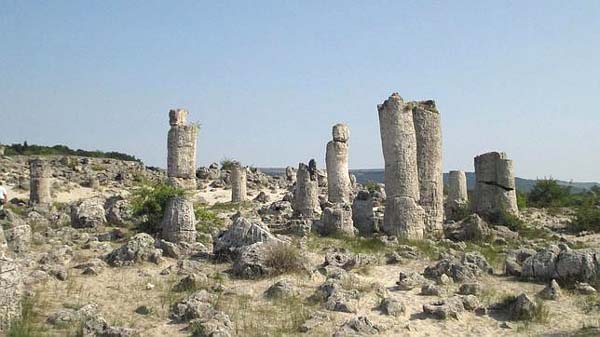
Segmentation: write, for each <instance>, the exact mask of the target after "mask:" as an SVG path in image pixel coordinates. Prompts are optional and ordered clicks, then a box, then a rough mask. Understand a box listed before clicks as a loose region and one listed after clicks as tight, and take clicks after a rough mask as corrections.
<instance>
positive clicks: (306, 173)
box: [292, 161, 319, 219]
mask: <svg viewBox="0 0 600 337" xmlns="http://www.w3.org/2000/svg"><path fill="white" fill-rule="evenodd" d="M312 162H314V161H311V163H312ZM313 166H314V167H310V166H306V165H305V164H303V163H300V164H299V165H298V171H297V172H296V189H295V192H294V202H293V204H292V208H293V209H294V216H295V217H299V216H302V217H304V218H306V219H311V218H314V217H315V215H317V214H318V212H319V211H318V210H319V181H318V177H317V173H316V164H314V165H313Z"/></svg>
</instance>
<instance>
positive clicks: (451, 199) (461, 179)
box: [446, 171, 469, 218]
mask: <svg viewBox="0 0 600 337" xmlns="http://www.w3.org/2000/svg"><path fill="white" fill-rule="evenodd" d="M468 203H469V194H468V191H467V175H466V174H465V172H464V171H450V173H448V200H447V206H446V213H447V216H448V217H449V218H452V217H454V215H455V214H456V212H457V211H458V210H460V209H461V208H463V207H465V206H467V205H468Z"/></svg>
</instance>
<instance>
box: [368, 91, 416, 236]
mask: <svg viewBox="0 0 600 337" xmlns="http://www.w3.org/2000/svg"><path fill="white" fill-rule="evenodd" d="M377 109H378V113H379V126H380V131H381V144H382V148H383V158H384V161H385V192H386V195H387V199H386V207H385V213H384V219H383V230H384V231H385V232H386V233H388V234H389V235H397V236H400V237H404V238H407V239H423V235H424V230H425V222H424V220H425V219H424V216H425V211H424V210H423V208H422V207H421V206H419V204H418V202H419V200H420V188H419V176H418V164H417V138H416V135H415V125H414V121H413V112H412V110H413V106H412V105H411V104H405V103H404V101H403V100H402V97H400V95H398V94H397V93H394V94H392V95H391V96H390V98H389V99H388V100H386V101H385V102H383V104H380V105H379V106H378V107H377Z"/></svg>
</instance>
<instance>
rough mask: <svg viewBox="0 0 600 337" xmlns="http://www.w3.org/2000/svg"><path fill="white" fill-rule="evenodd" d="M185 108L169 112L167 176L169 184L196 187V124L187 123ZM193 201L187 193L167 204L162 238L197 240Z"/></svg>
mask: <svg viewBox="0 0 600 337" xmlns="http://www.w3.org/2000/svg"><path fill="white" fill-rule="evenodd" d="M187 116H188V112H187V110H184V109H173V110H171V111H169V124H170V125H171V129H170V130H169V134H168V138H167V143H168V145H167V146H168V149H167V150H168V154H167V176H168V182H169V184H170V185H171V186H174V187H177V188H181V189H185V190H195V189H196V142H197V138H198V127H197V126H196V125H189V124H187V123H186V119H187ZM195 226H196V218H195V216H194V204H193V203H192V201H191V200H189V199H188V198H187V197H186V196H183V197H176V198H173V199H171V200H169V202H168V203H167V208H166V210H165V214H164V217H163V220H162V224H161V229H162V237H163V239H165V240H167V241H171V242H175V243H179V242H195V241H196V227H195Z"/></svg>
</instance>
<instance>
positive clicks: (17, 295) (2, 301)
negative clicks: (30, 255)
mask: <svg viewBox="0 0 600 337" xmlns="http://www.w3.org/2000/svg"><path fill="white" fill-rule="evenodd" d="M22 296H23V280H22V277H21V273H20V272H19V269H18V267H17V264H16V262H15V261H14V260H13V259H11V258H9V257H7V256H5V255H4V253H2V252H0V333H1V332H2V331H8V329H9V325H10V323H11V322H12V321H14V320H16V319H18V318H19V317H20V316H21V299H22Z"/></svg>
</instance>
